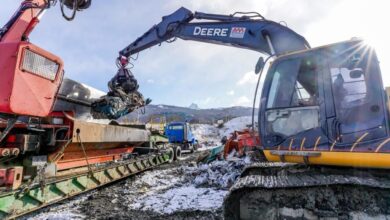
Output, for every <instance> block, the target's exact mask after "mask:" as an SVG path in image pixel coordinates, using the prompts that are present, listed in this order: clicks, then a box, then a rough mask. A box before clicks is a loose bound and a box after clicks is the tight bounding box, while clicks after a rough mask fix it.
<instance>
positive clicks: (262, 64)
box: [255, 57, 265, 74]
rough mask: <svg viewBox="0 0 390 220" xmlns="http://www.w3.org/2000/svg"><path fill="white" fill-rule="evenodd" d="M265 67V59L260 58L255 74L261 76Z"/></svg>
mask: <svg viewBox="0 0 390 220" xmlns="http://www.w3.org/2000/svg"><path fill="white" fill-rule="evenodd" d="M264 65H265V62H264V59H263V57H260V58H259V60H258V61H257V63H256V67H255V73H256V74H259V73H260V71H261V70H262V69H263V67H264Z"/></svg>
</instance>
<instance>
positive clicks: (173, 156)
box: [167, 147, 175, 163]
mask: <svg viewBox="0 0 390 220" xmlns="http://www.w3.org/2000/svg"><path fill="white" fill-rule="evenodd" d="M167 153H168V155H169V160H168V163H172V162H173V160H175V152H174V150H173V148H172V147H169V148H168V149H167Z"/></svg>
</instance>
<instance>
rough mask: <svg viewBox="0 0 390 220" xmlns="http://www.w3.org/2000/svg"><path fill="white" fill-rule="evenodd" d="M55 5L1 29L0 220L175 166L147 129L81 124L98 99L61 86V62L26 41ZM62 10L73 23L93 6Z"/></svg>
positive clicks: (20, 12) (34, 8) (29, 10)
mask: <svg viewBox="0 0 390 220" xmlns="http://www.w3.org/2000/svg"><path fill="white" fill-rule="evenodd" d="M55 3H58V2H57V1H55V0H25V1H23V2H22V4H21V6H20V7H19V8H18V9H17V11H16V13H15V14H14V15H13V16H12V18H11V19H10V20H9V22H8V23H7V24H6V25H5V26H4V27H3V28H2V29H0V219H8V218H16V217H18V216H21V215H24V214H26V213H28V212H31V211H34V210H37V209H40V208H42V207H45V206H47V205H50V204H53V203H55V202H58V201H61V200H64V199H67V198H69V197H72V196H75V195H78V194H80V193H84V192H87V191H89V190H93V189H96V188H97V187H101V186H104V185H106V184H109V183H112V182H114V181H118V180H120V179H123V178H126V177H128V176H131V175H135V174H137V173H139V172H142V171H144V170H147V169H150V168H153V167H156V166H158V165H160V164H163V163H166V162H170V161H172V159H173V158H174V152H173V149H172V148H170V147H169V146H167V145H166V144H168V140H167V138H165V137H163V136H161V135H158V134H151V132H150V131H149V130H147V129H146V128H145V126H144V125H143V126H142V125H133V124H125V125H123V124H119V123H110V124H108V123H96V122H95V121H92V122H91V121H90V120H85V119H92V118H91V115H92V114H91V105H92V104H91V103H93V102H94V101H96V100H98V99H99V98H100V97H99V93H98V92H96V91H95V90H94V89H92V88H90V87H88V86H86V85H84V84H82V83H79V82H76V81H73V80H70V79H66V78H64V64H63V62H62V60H61V58H60V57H58V56H56V55H54V54H52V53H50V52H48V51H46V50H44V49H42V48H40V47H38V46H37V45H34V44H33V43H32V42H31V41H30V40H29V34H30V33H31V32H32V31H33V29H34V27H35V26H36V25H37V24H38V23H39V21H40V19H41V17H42V15H43V14H44V12H45V11H46V10H47V9H49V8H52V7H54V5H55ZM59 3H60V7H61V9H62V12H63V14H64V17H65V18H66V19H67V20H72V19H73V18H75V15H76V13H77V11H80V10H83V9H87V8H88V7H89V6H90V4H91V1H90V0H60V1H59ZM66 8H69V9H71V10H72V12H71V14H70V15H69V12H67V13H68V15H67V14H65V9H66ZM127 112H129V111H127ZM92 113H93V112H92Z"/></svg>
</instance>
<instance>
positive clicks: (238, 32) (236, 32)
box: [230, 27, 246, 38]
mask: <svg viewBox="0 0 390 220" xmlns="http://www.w3.org/2000/svg"><path fill="white" fill-rule="evenodd" d="M245 31H246V28H244V27H232V30H231V31H230V37H232V38H244V35H245Z"/></svg>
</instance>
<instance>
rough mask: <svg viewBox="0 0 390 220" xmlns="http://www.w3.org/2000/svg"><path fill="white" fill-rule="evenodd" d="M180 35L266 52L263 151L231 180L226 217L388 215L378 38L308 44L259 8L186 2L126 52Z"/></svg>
mask: <svg viewBox="0 0 390 220" xmlns="http://www.w3.org/2000/svg"><path fill="white" fill-rule="evenodd" d="M199 20H207V21H199ZM176 38H180V39H183V40H192V41H199V42H205V43H212V44H220V45H226V46H231V47H238V48H243V49H249V50H254V51H258V52H259V53H261V54H262V56H261V57H260V59H259V61H258V63H257V64H256V68H255V72H256V73H257V74H259V81H258V86H259V82H260V79H264V83H263V85H262V86H261V95H260V99H259V100H260V101H259V103H260V108H259V109H260V110H259V115H258V125H259V136H260V139H261V144H262V146H261V153H263V154H264V156H265V158H266V161H265V162H262V163H256V164H253V165H251V166H249V167H247V168H246V169H245V170H244V171H243V173H242V174H241V177H240V178H239V179H238V180H237V182H236V183H235V184H234V186H233V187H232V188H231V189H230V192H229V194H228V196H227V197H226V198H225V201H224V217H225V219H321V218H341V219H361V218H368V217H374V218H381V217H382V218H390V209H389V207H390V172H389V169H390V134H389V109H388V108H387V104H386V103H387V99H386V96H385V92H384V89H383V82H382V77H381V72H380V66H379V61H378V58H377V56H376V53H375V50H374V48H373V47H371V46H370V45H368V44H367V43H366V42H365V41H364V40H361V39H351V40H347V41H343V42H338V43H333V44H329V45H325V46H321V47H317V48H311V47H310V46H309V43H308V42H307V41H306V39H305V38H304V37H302V36H301V35H299V34H298V33H296V32H294V31H293V30H291V29H290V28H288V27H286V26H283V25H282V24H280V23H276V22H274V21H270V20H267V19H266V18H264V17H263V16H261V15H260V14H257V13H240V12H238V13H234V14H232V15H219V14H206V13H200V12H195V13H192V12H191V11H189V10H188V9H186V8H180V9H178V10H177V11H175V12H174V13H172V14H170V15H167V16H164V17H163V18H162V21H161V22H160V23H158V24H156V25H154V26H153V27H152V28H150V29H149V30H148V31H147V32H146V33H145V34H143V35H142V36H141V37H139V38H138V39H136V40H135V41H134V42H132V43H131V44H130V45H129V46H127V47H126V48H124V49H123V50H122V51H120V56H125V57H131V56H134V55H136V54H138V53H139V52H141V51H143V50H145V49H147V48H150V47H152V46H155V45H159V44H161V43H163V42H165V41H168V42H172V41H173V40H174V39H176ZM264 58H265V59H264ZM255 100H256V99H255Z"/></svg>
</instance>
